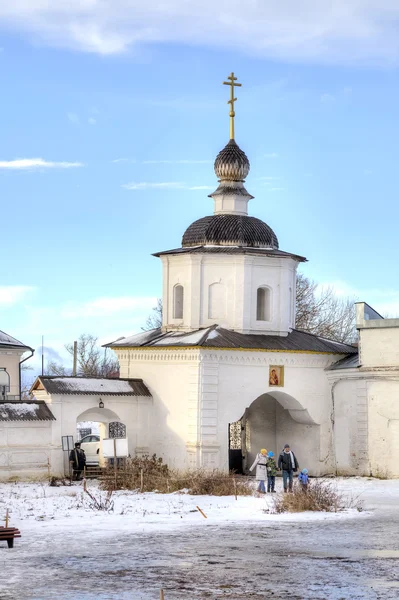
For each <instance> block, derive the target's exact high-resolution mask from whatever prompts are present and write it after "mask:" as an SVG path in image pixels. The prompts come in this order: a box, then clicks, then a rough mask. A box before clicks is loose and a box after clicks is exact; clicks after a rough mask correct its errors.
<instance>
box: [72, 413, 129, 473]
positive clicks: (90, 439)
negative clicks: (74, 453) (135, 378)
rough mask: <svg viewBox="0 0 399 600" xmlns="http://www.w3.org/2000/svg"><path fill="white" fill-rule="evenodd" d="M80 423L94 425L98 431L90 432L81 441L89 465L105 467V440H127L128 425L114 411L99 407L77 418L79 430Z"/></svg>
mask: <svg viewBox="0 0 399 600" xmlns="http://www.w3.org/2000/svg"><path fill="white" fill-rule="evenodd" d="M79 423H85V424H87V423H93V425H94V428H95V429H96V431H95V432H90V433H89V434H88V435H86V436H83V437H82V439H81V443H82V448H83V449H84V451H85V453H86V461H87V465H92V466H100V467H104V466H105V459H104V455H103V443H102V442H103V440H104V439H107V438H126V425H125V424H124V423H122V422H121V421H120V418H119V416H118V415H117V413H115V412H114V411H113V410H110V409H108V408H100V407H99V406H95V407H92V408H89V409H87V410H85V411H84V412H82V413H81V414H80V415H78V417H77V418H76V425H77V429H78V430H79V429H80V428H79V427H78V425H79ZM97 432H98V433H97Z"/></svg>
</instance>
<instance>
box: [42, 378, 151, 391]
mask: <svg viewBox="0 0 399 600" xmlns="http://www.w3.org/2000/svg"><path fill="white" fill-rule="evenodd" d="M39 381H40V382H41V383H42V384H43V386H44V388H45V390H46V392H47V393H49V394H83V395H95V396H151V394H150V391H149V389H148V388H147V386H146V385H145V384H144V383H143V380H142V379H117V378H114V379H111V378H109V379H107V378H105V377H56V376H55V377H47V376H44V377H42V376H39V377H38V378H37V380H36V382H35V384H34V385H33V388H32V389H36V388H37V382H39Z"/></svg>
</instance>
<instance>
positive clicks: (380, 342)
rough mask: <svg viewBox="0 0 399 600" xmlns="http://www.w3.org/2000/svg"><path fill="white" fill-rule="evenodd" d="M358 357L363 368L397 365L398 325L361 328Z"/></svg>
mask: <svg viewBox="0 0 399 600" xmlns="http://www.w3.org/2000/svg"><path fill="white" fill-rule="evenodd" d="M387 321H388V319H386V320H383V321H382V323H386V322H387ZM360 359H361V365H362V367H364V368H376V367H399V326H398V327H384V328H375V329H374V328H370V329H362V330H361V332H360Z"/></svg>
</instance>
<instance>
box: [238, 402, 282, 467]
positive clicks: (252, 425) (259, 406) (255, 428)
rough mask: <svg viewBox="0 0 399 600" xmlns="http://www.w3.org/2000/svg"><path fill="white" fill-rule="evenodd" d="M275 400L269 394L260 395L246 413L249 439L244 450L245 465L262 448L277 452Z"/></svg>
mask: <svg viewBox="0 0 399 600" xmlns="http://www.w3.org/2000/svg"><path fill="white" fill-rule="evenodd" d="M276 404H277V402H276V400H275V399H274V398H272V397H271V396H261V397H260V398H258V400H255V401H254V402H253V403H252V404H251V406H250V408H249V410H248V411H247V414H246V419H247V420H248V422H249V432H250V436H249V438H250V439H249V440H248V439H247V448H246V452H247V453H248V459H247V461H246V464H247V467H248V468H250V467H251V466H252V464H253V462H254V460H255V457H256V455H257V454H258V453H259V452H260V450H261V449H262V448H266V450H267V451H269V450H272V451H273V452H274V453H275V454H276V452H277V450H276V448H277V444H276Z"/></svg>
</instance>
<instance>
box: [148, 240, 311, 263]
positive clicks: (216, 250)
mask: <svg viewBox="0 0 399 600" xmlns="http://www.w3.org/2000/svg"><path fill="white" fill-rule="evenodd" d="M164 254H249V255H252V256H273V257H276V258H293V259H294V260H296V261H298V262H306V260H307V259H306V258H305V257H304V256H299V255H298V254H291V253H290V252H284V251H283V250H274V249H273V248H250V247H247V246H213V245H211V244H208V245H205V246H204V245H198V246H191V247H187V248H174V249H173V250H164V251H163V252H155V254H153V256H163V255H164Z"/></svg>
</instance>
